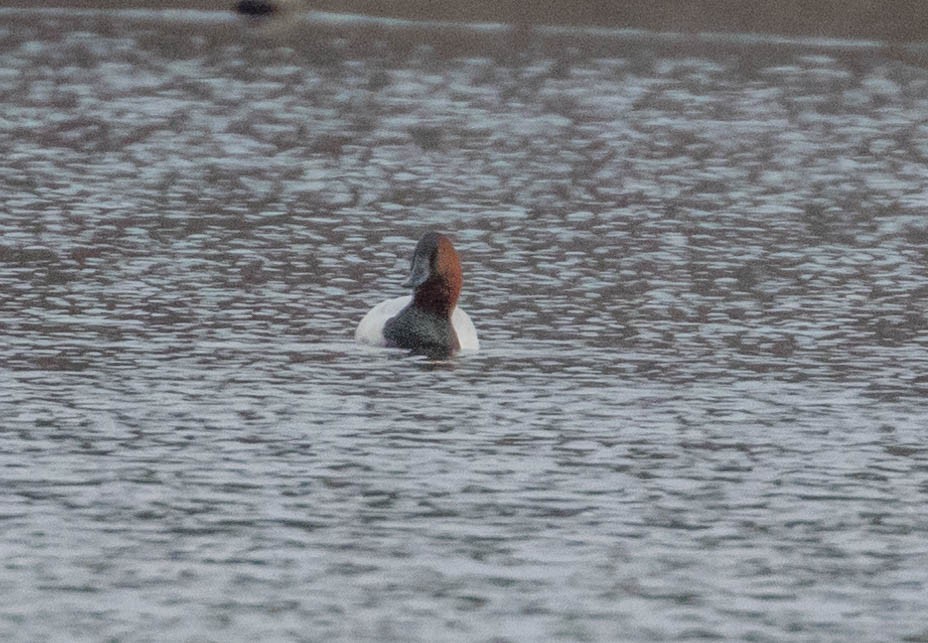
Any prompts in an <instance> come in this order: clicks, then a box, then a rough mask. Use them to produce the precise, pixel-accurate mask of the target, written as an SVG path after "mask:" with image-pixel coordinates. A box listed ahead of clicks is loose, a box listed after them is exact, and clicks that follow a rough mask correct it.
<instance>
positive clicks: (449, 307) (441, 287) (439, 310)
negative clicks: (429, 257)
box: [413, 279, 458, 317]
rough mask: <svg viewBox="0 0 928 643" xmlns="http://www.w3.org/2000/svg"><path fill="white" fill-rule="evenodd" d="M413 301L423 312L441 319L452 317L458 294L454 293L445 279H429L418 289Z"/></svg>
mask: <svg viewBox="0 0 928 643" xmlns="http://www.w3.org/2000/svg"><path fill="white" fill-rule="evenodd" d="M413 301H414V302H415V305H416V306H417V307H418V308H420V309H421V310H425V311H428V312H430V313H434V314H436V315H439V316H441V317H451V312H452V311H453V310H454V306H455V304H456V303H457V301H458V293H456V292H453V291H452V289H451V287H450V284H448V282H447V281H445V280H443V279H429V280H428V281H426V282H425V283H423V284H421V285H420V286H419V287H418V288H416V291H415V293H414V294H413Z"/></svg>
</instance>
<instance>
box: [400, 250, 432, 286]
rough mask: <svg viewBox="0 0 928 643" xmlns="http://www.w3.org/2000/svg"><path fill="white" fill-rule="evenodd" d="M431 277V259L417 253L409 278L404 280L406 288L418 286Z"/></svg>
mask: <svg viewBox="0 0 928 643" xmlns="http://www.w3.org/2000/svg"><path fill="white" fill-rule="evenodd" d="M428 278H429V259H428V257H423V256H421V255H419V254H416V256H415V257H413V260H412V270H411V271H410V273H409V279H407V280H406V281H405V282H403V286H404V287H406V288H418V287H419V286H420V285H422V284H424V283H425V282H426V281H427V280H428Z"/></svg>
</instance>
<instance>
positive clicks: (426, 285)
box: [403, 232, 464, 316]
mask: <svg viewBox="0 0 928 643" xmlns="http://www.w3.org/2000/svg"><path fill="white" fill-rule="evenodd" d="M463 281H464V276H463V272H462V271H461V260H460V259H459V258H458V253H457V251H456V250H455V249H454V246H453V245H452V244H451V240H450V239H449V238H448V237H446V236H445V235H443V234H441V233H439V232H426V233H425V234H424V235H422V238H421V239H419V243H418V244H416V250H415V252H413V255H412V267H411V269H410V274H409V279H407V280H406V282H405V283H404V284H403V285H404V286H406V287H407V288H412V289H413V304H414V305H415V306H417V307H419V308H421V309H422V310H425V311H429V312H432V313H435V314H438V315H441V316H450V315H451V313H452V312H453V311H454V307H455V306H456V305H457V303H458V297H459V296H460V294H461V284H462V283H463Z"/></svg>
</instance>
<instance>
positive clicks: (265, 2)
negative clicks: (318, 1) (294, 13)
mask: <svg viewBox="0 0 928 643" xmlns="http://www.w3.org/2000/svg"><path fill="white" fill-rule="evenodd" d="M300 4H302V2H301V0H239V1H238V2H237V3H236V4H235V10H236V11H237V12H238V13H241V14H243V15H246V16H269V15H271V14H275V13H283V12H285V11H290V10H293V9H297V8H299V6H300Z"/></svg>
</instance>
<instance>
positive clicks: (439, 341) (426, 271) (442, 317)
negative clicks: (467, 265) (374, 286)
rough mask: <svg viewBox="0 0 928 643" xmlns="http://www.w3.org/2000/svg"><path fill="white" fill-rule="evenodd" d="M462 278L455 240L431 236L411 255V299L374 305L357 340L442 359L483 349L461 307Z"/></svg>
mask: <svg viewBox="0 0 928 643" xmlns="http://www.w3.org/2000/svg"><path fill="white" fill-rule="evenodd" d="M462 282H463V274H462V271H461V261H460V259H459V258H458V253H457V251H456V250H455V249H454V246H453V245H452V244H451V240H450V239H449V238H448V237H446V236H445V235H443V234H441V233H438V232H427V233H425V234H424V235H423V236H422V238H421V239H419V243H418V244H416V249H415V251H414V252H413V255H412V269H411V270H410V275H409V279H407V280H406V283H404V284H403V285H404V286H406V287H407V288H412V289H413V292H412V295H411V296H406V297H397V298H396V299H388V300H387V301H383V302H381V303H379V304H377V305H376V306H374V307H373V308H372V309H371V310H370V311H369V312H368V313H367V314H366V315H365V316H364V318H363V319H362V320H361V323H360V324H358V328H357V330H356V331H355V333H354V337H355V339H356V340H357V341H359V342H363V343H365V344H373V345H375V346H389V347H394V348H406V349H408V350H410V351H412V352H413V353H421V354H424V355H428V356H429V357H433V358H438V359H444V358H447V357H449V356H451V355H453V354H455V353H457V352H458V351H459V350H464V351H475V350H477V349H478V348H479V347H480V342H478V341H477V331H476V329H475V328H474V324H473V322H471V320H470V317H469V316H468V315H467V313H465V312H464V311H463V310H461V309H460V308H458V307H457V302H458V296H459V295H460V293H461V283H462Z"/></svg>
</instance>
